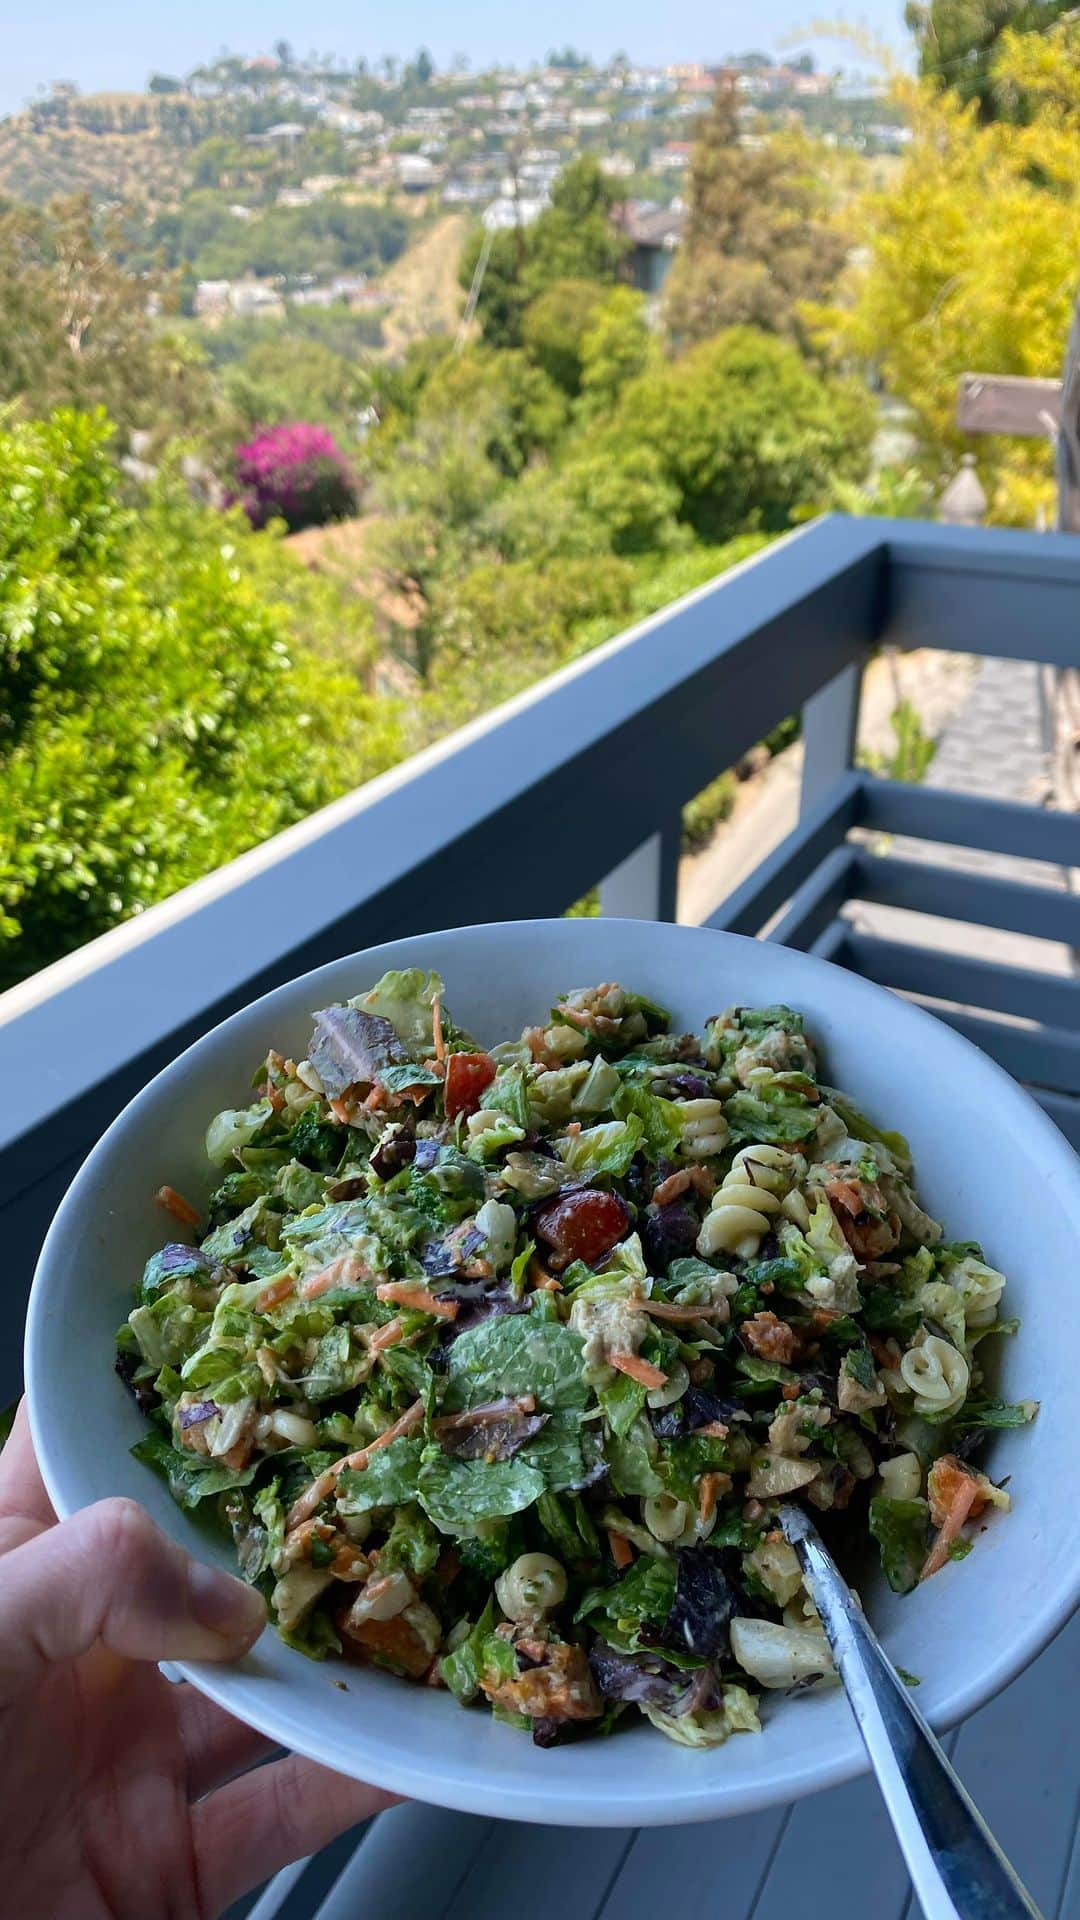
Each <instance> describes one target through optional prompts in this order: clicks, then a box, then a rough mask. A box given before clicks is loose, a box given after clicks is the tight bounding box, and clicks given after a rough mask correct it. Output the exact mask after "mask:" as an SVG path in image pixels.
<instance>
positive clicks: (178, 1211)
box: [154, 1187, 199, 1227]
mask: <svg viewBox="0 0 1080 1920" xmlns="http://www.w3.org/2000/svg"><path fill="white" fill-rule="evenodd" d="M154 1199H155V1200H156V1201H157V1203H158V1206H159V1207H164V1209H165V1211H166V1213H171V1214H172V1217H173V1219H174V1220H179V1221H180V1222H181V1223H182V1225H183V1226H185V1227H197V1226H198V1224H199V1216H198V1214H197V1213H196V1211H195V1208H194V1207H193V1206H192V1204H191V1201H190V1200H185V1199H184V1196H183V1194H182V1193H177V1191H176V1188H175V1187H159V1188H158V1190H157V1192H156V1193H155V1195H154Z"/></svg>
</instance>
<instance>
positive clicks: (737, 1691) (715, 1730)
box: [641, 1685, 761, 1748]
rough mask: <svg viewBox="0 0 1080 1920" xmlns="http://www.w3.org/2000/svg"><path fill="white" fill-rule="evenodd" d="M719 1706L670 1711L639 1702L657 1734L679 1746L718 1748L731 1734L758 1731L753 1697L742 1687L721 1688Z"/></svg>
mask: <svg viewBox="0 0 1080 1920" xmlns="http://www.w3.org/2000/svg"><path fill="white" fill-rule="evenodd" d="M721 1699H722V1703H723V1704H722V1705H721V1706H719V1707H698V1708H696V1709H695V1711H694V1712H693V1713H682V1714H670V1713H665V1712H664V1711H663V1709H662V1708H661V1707H658V1706H656V1705H653V1704H650V1703H649V1702H648V1701H644V1702H643V1703H642V1708H641V1711H642V1713H643V1714H644V1715H645V1718H646V1719H647V1720H650V1721H651V1722H652V1724H653V1726H654V1727H656V1728H657V1729H658V1731H659V1732H660V1733H665V1734H666V1735H667V1737H668V1739H669V1740H674V1741H675V1742H676V1744H677V1745H678V1746H680V1747H699V1748H704V1747H720V1746H723V1743H724V1741H725V1740H727V1739H728V1738H729V1737H730V1735H731V1734H733V1733H760V1732H761V1721H760V1720H759V1719H758V1713H757V1708H756V1706H755V1705H754V1697H753V1695H752V1694H750V1693H747V1691H746V1688H745V1687H737V1686H733V1685H729V1686H726V1687H724V1688H722V1690H721Z"/></svg>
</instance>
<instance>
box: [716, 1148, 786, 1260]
mask: <svg viewBox="0 0 1080 1920" xmlns="http://www.w3.org/2000/svg"><path fill="white" fill-rule="evenodd" d="M804 1167H805V1162H804V1161H801V1159H800V1157H799V1156H798V1155H797V1154H794V1153H787V1152H786V1151H785V1149H784V1148H783V1147H773V1146H766V1145H761V1146H755V1147H741V1148H740V1150H739V1152H738V1153H737V1154H736V1155H735V1158H734V1160H733V1161H732V1163H731V1167H730V1169H729V1170H728V1172H727V1173H726V1174H725V1176H724V1180H723V1183H722V1185H721V1186H720V1187H719V1188H718V1189H717V1192H716V1193H715V1195H714V1196H713V1201H712V1205H711V1207H710V1208H709V1211H708V1213H707V1214H706V1215H705V1218H704V1220H703V1221H702V1225H701V1232H700V1233H699V1235H698V1242H697V1249H698V1252H699V1253H700V1254H703V1255H704V1256H705V1257H706V1258H707V1257H708V1256H709V1255H710V1254H714V1253H732V1254H734V1255H735V1256H736V1258H738V1259H740V1260H752V1259H753V1257H754V1255H755V1253H756V1252H757V1250H758V1247H759V1246H760V1244H761V1241H762V1238H763V1237H764V1235H765V1234H766V1233H767V1232H768V1231H769V1228H770V1226H771V1224H772V1221H773V1219H774V1218H775V1216H776V1215H777V1214H779V1213H783V1212H784V1211H785V1210H786V1208H787V1206H788V1202H789V1200H796V1201H799V1200H802V1196H801V1195H797V1196H796V1195H792V1193H791V1189H792V1187H793V1186H794V1185H795V1182H796V1180H797V1178H798V1176H799V1173H800V1171H801V1170H802V1169H804ZM805 1211H806V1202H805V1201H802V1212H803V1213H805ZM789 1217H793V1218H795V1219H796V1221H798V1218H799V1214H798V1212H794V1213H792V1214H789Z"/></svg>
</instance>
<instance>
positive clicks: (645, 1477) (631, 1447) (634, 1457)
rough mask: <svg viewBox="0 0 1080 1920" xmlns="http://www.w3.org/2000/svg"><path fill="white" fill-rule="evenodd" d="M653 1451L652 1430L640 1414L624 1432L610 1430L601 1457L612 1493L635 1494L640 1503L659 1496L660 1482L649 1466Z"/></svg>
mask: <svg viewBox="0 0 1080 1920" xmlns="http://www.w3.org/2000/svg"><path fill="white" fill-rule="evenodd" d="M656 1452H657V1445H656V1441H655V1439H654V1438H653V1432H652V1428H651V1427H650V1426H649V1423H648V1421H647V1420H646V1419H645V1418H644V1416H643V1415H642V1414H640V1413H639V1414H638V1415H637V1417H636V1418H635V1419H634V1421H633V1422H632V1424H631V1425H630V1426H629V1427H628V1428H627V1429H626V1431H625V1433H623V1434H617V1433H615V1432H614V1430H613V1431H612V1433H611V1436H610V1438H609V1439H608V1442H607V1445H606V1446H605V1448H604V1458H605V1460H606V1461H607V1464H608V1471H609V1473H610V1475H611V1484H612V1486H613V1487H614V1488H615V1491H616V1493H621V1494H624V1495H630V1494H636V1495H638V1496H640V1498H642V1499H643V1500H644V1499H649V1498H650V1497H651V1496H652V1495H654V1494H658V1493H663V1491H664V1482H663V1481H662V1480H661V1478H660V1475H659V1474H658V1473H657V1471H656V1468H655V1466H654V1465H653V1461H654V1459H655V1457H656Z"/></svg>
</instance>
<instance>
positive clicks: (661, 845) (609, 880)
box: [600, 812, 682, 920]
mask: <svg viewBox="0 0 1080 1920" xmlns="http://www.w3.org/2000/svg"><path fill="white" fill-rule="evenodd" d="M681 834H682V818H681V815H680V814H679V813H678V812H676V813H675V814H674V815H673V816H672V818H670V819H668V820H665V821H664V822H663V824H662V825H661V826H660V827H658V828H657V830H656V832H655V833H650V835H649V837H648V839H647V840H643V841H642V842H641V845H640V846H638V847H635V848H634V851H633V853H628V854H627V856H626V859H625V860H620V862H619V864H618V866H617V867H613V868H612V870H611V872H610V873H609V874H606V875H605V876H604V878H603V880H601V882H600V911H601V913H602V914H603V915H604V916H605V918H606V919H609V920H674V919H675V910H676V903H677V896H678V887H679V851H680V839H681Z"/></svg>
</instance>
